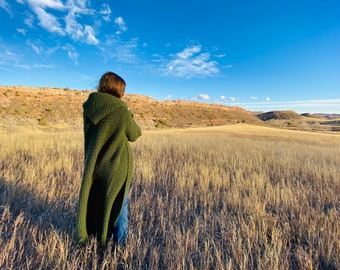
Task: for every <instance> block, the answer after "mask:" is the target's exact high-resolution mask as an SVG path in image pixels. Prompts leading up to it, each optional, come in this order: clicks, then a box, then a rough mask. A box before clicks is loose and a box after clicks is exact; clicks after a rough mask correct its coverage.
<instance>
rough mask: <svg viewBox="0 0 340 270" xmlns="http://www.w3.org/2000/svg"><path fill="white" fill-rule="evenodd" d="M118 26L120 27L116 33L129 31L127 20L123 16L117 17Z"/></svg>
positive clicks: (116, 23)
mask: <svg viewBox="0 0 340 270" xmlns="http://www.w3.org/2000/svg"><path fill="white" fill-rule="evenodd" d="M114 22H115V25H116V27H117V28H118V30H117V32H116V34H117V35H120V34H121V33H123V32H125V31H127V26H126V22H125V21H124V19H123V18H122V17H117V18H115V20H114Z"/></svg>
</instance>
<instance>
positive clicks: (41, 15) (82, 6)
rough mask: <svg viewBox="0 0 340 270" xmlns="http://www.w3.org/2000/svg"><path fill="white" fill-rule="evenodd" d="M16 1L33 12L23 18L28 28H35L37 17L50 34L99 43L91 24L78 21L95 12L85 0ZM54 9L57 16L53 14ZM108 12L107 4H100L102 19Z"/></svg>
mask: <svg viewBox="0 0 340 270" xmlns="http://www.w3.org/2000/svg"><path fill="white" fill-rule="evenodd" d="M0 1H4V0H0ZM17 1H18V2H19V3H21V4H27V5H28V6H29V7H30V8H31V10H32V12H33V14H32V13H29V14H27V15H26V16H27V17H26V18H25V20H24V23H25V24H26V25H27V26H29V27H30V28H35V25H34V23H35V19H37V22H38V26H40V27H42V28H43V29H44V30H46V31H47V32H49V33H51V34H54V35H57V36H62V37H64V36H69V37H70V38H71V39H72V40H73V41H75V42H84V43H87V44H90V45H96V44H98V43H99V40H98V39H97V38H96V33H95V31H94V28H93V27H92V26H91V25H88V24H82V23H80V18H82V16H85V15H87V16H93V15H95V14H96V12H95V11H94V10H92V9H91V8H89V7H87V1H85V0H81V1H80V0H78V1H66V3H65V4H64V3H63V2H62V1H60V0H26V1H24V0H20V1H19V0H17ZM56 11H57V12H58V16H57V15H55V12H56ZM110 12H111V10H110V7H109V6H108V5H102V10H101V11H100V12H99V14H104V16H103V17H104V18H103V20H108V16H109V15H110ZM60 14H63V15H60Z"/></svg>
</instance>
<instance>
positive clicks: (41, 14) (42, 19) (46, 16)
mask: <svg viewBox="0 0 340 270" xmlns="http://www.w3.org/2000/svg"><path fill="white" fill-rule="evenodd" d="M34 12H35V13H36V14H37V16H38V19H39V24H40V26H41V27H42V28H44V29H45V30H47V31H48V32H50V33H56V34H59V35H60V36H64V35H65V32H64V30H63V29H62V27H61V25H60V22H59V21H58V19H57V18H56V17H55V16H54V15H52V14H50V13H47V12H46V11H45V10H44V9H43V8H41V7H35V8H34Z"/></svg>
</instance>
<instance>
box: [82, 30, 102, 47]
mask: <svg viewBox="0 0 340 270" xmlns="http://www.w3.org/2000/svg"><path fill="white" fill-rule="evenodd" d="M85 35H86V43H87V44H94V45H95V44H98V43H99V41H98V39H96V37H95V33H94V30H93V28H92V27H91V26H89V25H86V26H85Z"/></svg>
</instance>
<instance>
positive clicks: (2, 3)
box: [0, 0, 13, 16]
mask: <svg viewBox="0 0 340 270" xmlns="http://www.w3.org/2000/svg"><path fill="white" fill-rule="evenodd" d="M0 8H3V9H4V10H6V12H7V13H8V14H9V15H10V16H12V15H13V13H12V11H11V7H10V6H9V4H8V3H7V2H6V0H0Z"/></svg>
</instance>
